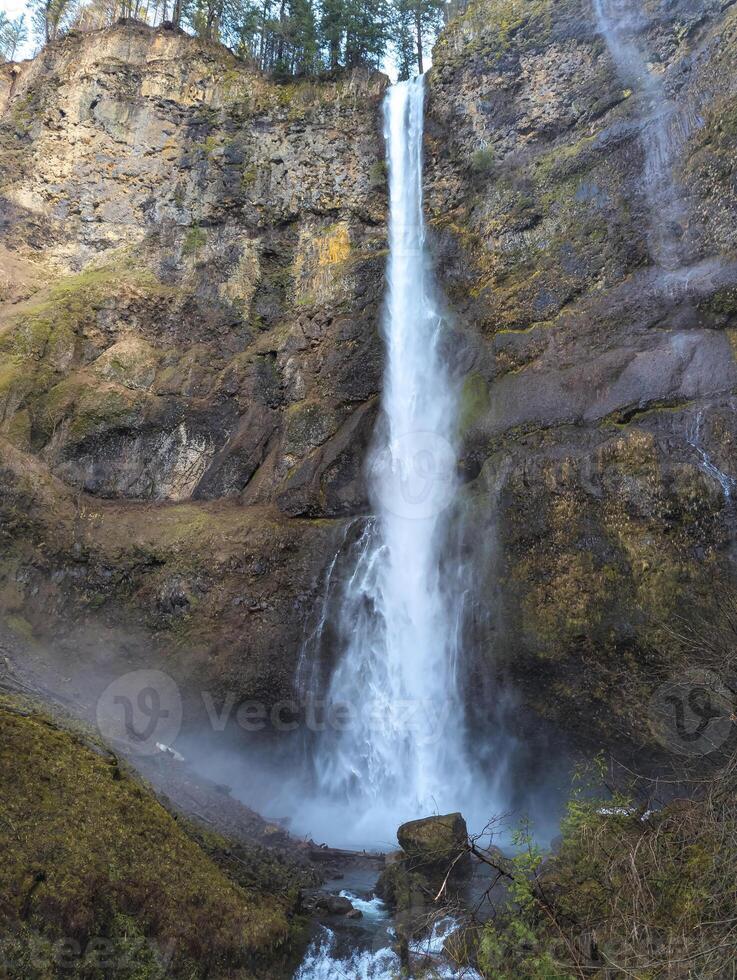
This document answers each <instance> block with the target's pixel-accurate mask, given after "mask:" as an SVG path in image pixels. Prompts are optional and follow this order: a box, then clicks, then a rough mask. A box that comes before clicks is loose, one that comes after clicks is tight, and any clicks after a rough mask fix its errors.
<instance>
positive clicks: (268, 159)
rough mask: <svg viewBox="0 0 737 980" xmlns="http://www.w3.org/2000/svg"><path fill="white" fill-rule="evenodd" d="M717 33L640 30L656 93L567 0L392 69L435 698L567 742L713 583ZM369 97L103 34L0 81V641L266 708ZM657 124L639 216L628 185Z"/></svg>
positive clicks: (722, 552)
mask: <svg viewBox="0 0 737 980" xmlns="http://www.w3.org/2000/svg"><path fill="white" fill-rule="evenodd" d="M735 16H736V15H735V13H734V11H733V9H732V7H731V6H730V5H728V4H727V5H721V6H720V5H719V4H717V3H714V2H709V3H706V4H699V5H695V4H693V3H689V2H685V0H680V2H679V3H676V4H673V5H670V6H669V8H668V10H667V13H666V12H663V11H662V10H661V9H660V8H656V7H655V6H654V5H652V4H649V5H648V6H647V7H646V8H644V14H643V16H642V17H641V18H640V19H639V20H638V21H637V28H636V31H635V34H634V36H635V37H636V39H637V43H638V45H639V47H640V50H641V51H642V52H644V55H643V56H644V57H645V58H646V61H647V62H648V63H649V65H650V68H651V69H652V74H653V76H654V77H657V79H658V80H659V86H660V90H661V91H662V92H663V93H664V98H665V100H666V101H665V103H663V105H658V104H656V102H654V101H653V98H652V92H651V90H650V89H649V88H647V87H646V88H642V87H638V85H637V84H636V83H630V82H629V80H628V79H625V78H623V77H622V75H621V74H620V73H619V72H618V68H617V65H616V63H615V61H614V60H613V58H612V55H611V52H610V49H609V48H608V47H607V45H606V43H605V40H604V38H603V37H602V34H601V29H600V25H599V24H598V23H597V20H596V17H595V15H594V11H593V7H589V5H588V4H586V3H584V2H582V0H558V2H552V0H524V2H523V0H512V2H511V3H510V2H506V0H505V2H504V3H502V2H497V0H479V2H478V3H476V4H473V5H471V6H470V7H469V9H468V10H467V11H466V13H465V14H464V15H463V16H462V17H461V18H459V19H458V20H456V21H455V22H454V23H453V24H452V25H451V26H450V28H449V29H448V30H447V31H446V32H445V33H444V35H443V36H442V38H441V40H440V42H439V43H438V46H437V48H436V51H435V64H434V67H433V69H432V71H431V73H430V76H429V80H428V107H427V109H428V118H427V126H426V130H427V139H426V166H425V173H426V184H427V207H428V217H429V219H430V222H431V228H432V236H433V246H434V250H435V255H436V261H437V267H438V270H439V274H440V277H441V280H442V283H443V286H444V289H445V292H446V295H447V299H448V307H449V313H450V317H451V320H452V323H453V331H452V334H453V340H452V343H451V344H450V345H449V351H452V353H453V358H454V363H455V364H456V365H457V369H458V373H459V379H460V381H461V383H462V386H463V398H462V418H461V427H462V441H463V470H464V474H465V479H466V488H465V492H464V495H463V500H462V503H461V506H460V508H459V514H460V516H461V517H462V522H461V525H462V527H468V528H469V529H470V531H469V533H468V535H467V538H466V539H465V540H462V541H461V546H462V547H463V548H464V549H465V553H466V555H467V557H468V560H469V561H470V562H472V563H473V567H474V569H475V572H476V579H477V583H478V590H477V591H478V594H477V596H476V601H477V606H476V616H475V619H474V631H475V635H474V646H475V649H477V650H478V651H479V658H478V660H477V662H476V663H475V664H474V665H473V672H472V676H471V677H470V678H469V680H470V687H471V688H472V689H473V690H474V691H477V692H478V691H484V692H486V693H485V696H487V694H488V691H489V686H488V684H487V683H486V682H487V681H488V680H489V679H491V681H492V693H491V695H490V696H491V697H495V695H494V694H493V684H494V683H496V679H497V675H498V674H499V673H501V672H507V671H510V672H511V674H512V677H513V679H514V682H515V684H516V686H517V687H518V688H519V690H520V691H521V692H522V696H523V700H524V702H525V703H526V704H527V705H528V706H530V707H531V708H533V709H534V711H535V712H536V713H538V714H541V715H543V716H545V717H547V718H550V719H552V720H553V721H554V722H556V723H559V724H562V726H563V727H564V728H565V729H566V730H567V731H571V732H574V733H575V734H576V736H577V737H580V738H582V739H586V740H590V741H594V742H598V741H600V740H601V739H602V738H603V739H605V740H607V741H610V742H611V741H612V740H618V739H622V738H624V739H628V740H634V741H636V742H640V743H642V742H650V741H651V740H652V731H651V727H650V719H649V717H647V712H644V711H643V707H642V705H643V703H645V702H646V701H647V698H648V696H649V691H650V690H651V688H652V686H653V684H654V683H657V680H658V679H659V678H660V677H662V676H665V675H666V674H667V673H668V672H669V670H670V669H671V668H672V664H673V661H674V656H675V655H674V652H673V650H672V642H671V641H670V640H669V639H668V637H667V634H666V632H665V630H664V624H667V623H668V622H670V621H672V620H673V617H674V616H675V615H676V614H677V613H678V612H679V611H680V610H681V609H682V608H683V605H684V602H685V601H686V598H688V599H689V601H694V602H696V603H703V602H706V600H707V599H708V597H709V596H710V594H712V593H713V591H714V588H715V583H716V585H717V586H719V584H720V583H722V584H724V583H729V582H730V581H731V578H732V572H731V564H730V556H731V548H732V541H733V535H734V530H735V527H734V515H733V510H732V507H733V505H732V498H731V492H732V488H733V485H734V484H733V482H732V475H734V476H737V458H735V449H734V446H735V438H736V437H737V429H736V427H735V421H734V418H735V415H734V406H733V390H734V387H735V385H736V384H737V365H736V364H735V358H734V350H735V336H737V334H735V327H737V291H736V284H737V275H735V271H734V270H735V265H734V263H735V259H736V258H737V257H736V256H735V255H734V251H735V234H736V232H735V229H736V228H737V221H736V220H735V219H736V218H737V194H736V193H735V188H736V185H735V175H734V159H735V143H736V142H737V123H735V119H737V101H736V99H735V86H737V81H735V79H737V73H735V71H734V68H735V60H736V59H737V46H736V41H735V30H736V27H735ZM385 85H386V79H384V78H383V77H382V76H379V75H368V74H361V73H356V74H352V75H345V76H342V77H340V78H337V79H335V80H333V81H320V82H299V83H293V84H289V85H276V84H274V83H271V82H268V81H266V80H264V79H263V78H262V77H260V76H259V75H257V74H255V73H253V72H252V71H250V70H249V69H248V67H247V66H245V65H243V64H242V63H240V62H238V61H236V60H235V59H234V58H232V57H231V56H230V55H229V54H228V53H227V52H225V51H224V50H223V49H222V48H219V47H216V46H213V47H208V46H206V45H202V44H201V43H199V42H196V41H194V40H192V39H190V38H187V37H185V36H183V35H181V34H176V33H173V32H171V31H167V30H157V31H153V30H150V29H148V28H144V27H140V26H133V25H119V26H116V27H114V28H111V29H108V30H106V31H102V32H99V33H96V34H92V35H86V36H76V35H73V36H70V37H68V38H67V39H65V40H64V41H63V42H61V43H59V44H57V45H53V46H51V47H49V48H48V49H47V50H46V51H45V52H44V53H43V54H42V55H41V56H39V58H37V59H36V60H35V61H34V62H31V63H24V64H23V65H21V66H4V67H3V68H2V69H0V91H1V92H2V100H3V102H2V104H3V116H2V126H1V127H0V184H1V186H0V192H1V193H2V202H1V204H0V229H1V231H2V244H1V247H2V253H1V254H0V269H2V274H3V278H2V282H1V283H0V288H2V290H3V298H4V300H5V302H4V305H3V307H2V311H1V312H0V356H1V357H2V361H1V362H0V419H1V420H2V421H1V424H0V427H1V430H2V436H1V438H2V472H1V477H2V498H1V500H0V506H1V507H2V525H1V526H0V533H2V535H3V553H2V557H1V559H0V572H1V573H2V577H1V579H0V603H1V605H2V610H3V612H4V614H5V616H6V617H10V620H11V623H13V624H14V625H15V628H16V629H17V630H18V631H20V632H22V633H24V634H25V635H26V636H27V637H30V638H32V639H35V640H40V639H44V638H47V637H48V636H49V635H53V636H54V639H55V642H56V644H57V646H58V647H60V648H61V649H62V651H63V652H64V655H65V656H70V657H71V656H76V655H80V656H81V657H82V658H84V657H88V656H94V655H96V652H99V651H100V650H104V651H111V650H112V651H116V650H117V651H120V650H123V651H125V652H126V653H129V654H130V655H131V656H132V655H133V653H132V652H134V651H139V650H146V651H148V650H150V649H158V650H159V651H160V652H162V653H164V654H166V655H167V656H168V657H169V660H170V664H171V665H172V669H175V668H176V665H177V664H178V665H180V667H181V669H182V672H183V673H185V672H187V673H189V674H190V675H191V674H192V671H193V669H194V670H195V671H196V674H195V676H199V677H201V678H204V679H206V680H207V683H208V684H209V685H212V684H221V685H223V686H228V687H230V688H231V689H233V690H234V691H235V692H236V694H237V695H241V696H255V697H259V698H264V699H266V700H275V699H278V698H279V697H281V696H283V695H284V694H285V693H287V692H289V690H290V685H291V679H292V676H293V672H294V666H295V662H296V657H297V653H298V650H299V646H300V639H301V636H302V635H303V633H304V629H305V623H306V621H307V620H308V618H309V615H310V612H311V610H312V608H313V607H314V604H315V601H316V599H317V596H318V594H319V592H320V589H321V587H322V578H321V576H322V573H323V571H324V569H325V566H326V564H327V562H328V559H329V557H330V556H331V555H332V554H333V553H334V552H335V549H336V547H337V545H338V542H339V540H340V539H341V536H342V535H343V533H344V531H345V527H346V519H347V518H348V517H350V516H351V515H355V514H360V513H363V512H364V511H365V508H366V500H365V490H364V484H363V478H362V469H361V466H362V461H363V458H364V455H365V450H366V446H367V444H368V440H369V437H370V432H371V428H372V425H373V420H374V417H375V413H376V396H377V392H378V389H379V384H380V372H381V343H380V338H379V334H378V330H377V324H378V317H379V304H380V300H381V293H382V273H383V263H384V257H385V249H386V233H385V222H386V189H385V173H384V167H383V154H384V150H383V140H382V137H381V118H380V102H381V98H382V93H383V89H384V87H385ZM674 107H675V108H674ZM663 123H665V126H666V132H667V134H669V139H668V142H667V146H668V149H667V152H665V154H664V163H665V164H666V169H667V170H668V175H669V180H671V181H672V187H673V188H674V189H675V191H676V194H677V197H678V200H679V202H681V203H682V207H679V215H680V219H679V221H678V222H675V221H672V220H671V215H670V214H668V215H667V219H668V220H667V226H666V223H665V222H664V221H660V223H658V222H659V218H660V217H662V216H661V215H659V214H658V210H659V209H658V208H657V207H654V203H653V202H654V201H655V200H656V196H654V194H653V193H652V192H651V190H652V189H651V187H650V185H648V182H647V181H646V180H645V179H644V176H646V175H647V173H648V167H649V166H651V163H652V161H651V159H650V158H648V153H647V150H648V147H650V148H652V146H653V145H656V143H655V142H654V141H653V139H652V138H651V136H652V134H653V132H654V131H655V129H657V127H662V125H663ZM651 157H652V154H651ZM649 159H650V163H649V162H648V161H649ZM659 193H660V192H659ZM654 229H655V230H659V231H662V234H664V235H666V236H669V237H670V238H672V239H673V240H674V241H675V242H676V243H677V251H678V255H679V259H678V262H677V263H676V264H675V265H674V266H672V267H669V268H664V267H663V266H662V265H661V264H659V263H658V262H657V261H654V259H653V245H652V242H653V240H654V237H657V236H656V235H655V232H654ZM80 650H81V654H80ZM480 707H481V714H482V717H483V716H484V712H485V711H486V705H485V704H481V706H480Z"/></svg>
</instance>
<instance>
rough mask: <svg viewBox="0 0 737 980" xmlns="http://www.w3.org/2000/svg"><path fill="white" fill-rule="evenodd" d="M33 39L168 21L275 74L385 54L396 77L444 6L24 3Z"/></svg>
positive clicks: (391, 0) (417, 68)
mask: <svg viewBox="0 0 737 980" xmlns="http://www.w3.org/2000/svg"><path fill="white" fill-rule="evenodd" d="M31 11H32V14H31V17H32V24H33V33H34V37H35V40H36V41H37V42H38V43H39V44H47V43H48V42H50V41H54V40H56V39H57V38H58V37H60V36H62V35H63V34H64V33H65V32H66V31H68V30H70V29H72V28H74V29H78V30H95V29H97V28H100V27H105V26H108V25H109V24H112V23H114V22H115V21H116V20H117V19H118V18H121V17H122V18H130V19H133V20H140V21H142V22H144V23H148V24H153V25H157V24H163V23H170V24H172V25H173V26H174V27H182V28H184V29H185V30H187V31H190V32H191V33H194V34H196V35H197V36H198V37H201V38H204V39H206V40H210V41H220V42H222V43H223V44H225V45H227V46H228V47H229V48H230V49H231V50H232V51H234V52H235V53H236V54H237V55H239V56H241V57H245V58H248V59H249V60H250V61H253V62H255V63H256V64H257V65H258V66H259V67H260V68H261V69H262V70H263V71H265V72H268V73H270V74H273V75H275V76H277V77H279V76H281V77H295V76H304V75H317V74H320V73H321V72H323V71H335V70H336V69H338V68H355V67H357V66H360V65H366V66H368V67H371V68H379V67H381V65H382V64H383V63H384V61H385V59H387V58H390V59H392V60H393V61H394V62H395V63H396V66H397V71H398V73H399V77H400V78H409V77H410V76H411V75H414V74H416V73H418V72H419V73H422V71H423V70H424V68H425V67H426V64H427V52H428V50H429V48H430V46H431V45H432V43H433V42H434V40H435V38H436V37H437V34H438V31H439V30H440V27H441V26H442V24H443V21H444V19H447V17H448V15H449V12H450V11H451V4H450V3H449V2H446V0H171V3H170V2H169V0H31ZM27 36H28V32H27V28H26V24H25V20H24V18H20V19H19V20H17V21H13V22H10V21H8V20H7V18H5V20H2V19H0V56H2V57H4V58H5V59H6V60H12V59H13V57H14V56H15V54H16V52H17V50H18V48H19V47H20V46H22V44H23V43H24V42H25V41H26V40H27Z"/></svg>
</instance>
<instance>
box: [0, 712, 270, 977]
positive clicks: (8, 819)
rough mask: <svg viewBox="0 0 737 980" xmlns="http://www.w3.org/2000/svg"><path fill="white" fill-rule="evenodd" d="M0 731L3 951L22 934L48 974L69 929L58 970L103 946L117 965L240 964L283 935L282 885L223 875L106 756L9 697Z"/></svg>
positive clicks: (254, 967)
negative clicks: (270, 890) (257, 887)
mask: <svg viewBox="0 0 737 980" xmlns="http://www.w3.org/2000/svg"><path fill="white" fill-rule="evenodd" d="M0 733H1V734H2V738H0V763H1V764H0V787H1V793H0V797H1V802H0V840H2V849H3V855H4V858H3V862H2V868H1V869H0V891H1V893H2V899H1V900H0V919H1V920H2V927H1V928H0V932H2V934H3V936H4V937H5V939H4V942H5V949H4V950H3V951H4V952H6V951H7V955H8V956H9V957H11V962H12V956H13V955H14V954H18V955H20V952H21V951H22V948H23V943H24V941H31V940H32V948H34V946H35V949H36V950H37V951H38V954H39V957H40V959H41V961H42V962H43V969H46V970H47V971H48V972H46V973H43V974H42V975H44V976H56V975H57V970H55V968H54V958H53V957H54V953H57V954H58V952H59V949H60V944H61V943H67V944H68V953H69V962H70V964H71V968H72V971H73V972H72V973H71V974H64V975H71V976H79V977H82V976H85V977H86V976H97V975H98V974H97V973H94V972H92V973H90V972H86V971H88V970H90V969H91V968H92V964H93V963H94V957H95V956H96V955H97V954H98V953H101V952H106V953H107V954H108V956H110V957H119V958H120V959H121V960H122V961H124V962H125V960H124V955H125V954H126V953H129V954H130V956H131V961H130V970H129V971H128V972H125V973H124V974H122V975H124V976H126V977H128V976H129V977H133V976H135V977H152V978H153V977H163V976H176V977H188V978H191V977H204V976H211V977H219V976H223V977H224V976H238V977H244V978H245V977H250V976H253V975H259V973H258V963H259V962H262V963H263V964H264V968H266V966H267V965H268V962H269V960H271V959H273V957H274V956H276V955H279V952H280V951H281V950H283V949H284V948H285V946H286V944H287V943H288V940H289V924H288V921H287V918H286V910H287V908H288V904H289V899H288V897H287V896H286V895H284V896H277V895H270V894H267V893H266V892H256V891H249V890H247V889H245V888H243V887H242V886H241V885H239V884H238V883H237V882H236V881H234V880H232V879H230V878H229V877H228V875H227V874H226V873H224V872H223V871H222V870H221V869H220V868H219V867H218V866H217V865H216V864H215V863H214V862H213V860H212V859H211V858H210V857H209V856H208V855H207V854H206V853H205V852H204V851H203V850H202V849H201V848H200V847H199V846H198V845H197V843H195V841H194V840H193V839H191V838H190V837H189V836H188V835H187V833H185V831H184V829H183V828H182V827H181V826H180V825H179V823H178V822H177V821H176V820H175V819H174V818H173V817H172V816H171V814H169V813H168V812H167V811H166V810H164V808H163V807H162V806H161V805H160V804H159V803H158V802H157V800H156V799H155V797H154V796H153V794H152V793H151V792H150V791H149V790H148V789H146V788H145V787H144V786H143V785H142V784H141V783H139V782H138V781H137V780H136V779H134V778H133V777H132V776H130V775H127V774H126V773H124V772H121V769H120V768H119V766H118V764H117V762H116V760H115V759H114V757H112V756H107V755H106V754H105V753H104V752H100V751H92V749H91V748H90V747H88V746H87V745H85V744H82V743H81V742H80V741H79V740H78V738H76V737H75V736H73V735H72V734H70V733H69V732H66V731H63V730H61V729H58V728H56V727H55V725H54V724H53V723H51V722H49V720H48V719H45V718H43V717H40V716H37V715H35V714H33V713H32V712H31V713H29V712H27V711H25V710H24V711H22V712H19V710H18V709H17V708H15V707H14V706H13V705H12V704H8V703H3V704H0ZM12 936H14V937H15V939H9V940H8V938H7V937H12ZM55 944H56V945H55ZM95 950H97V952H95ZM47 956H48V959H47V958H46V957H47ZM23 967H24V964H23V963H22V962H21V963H20V964H19V968H18V971H17V972H15V973H11V975H12V976H21V975H23V972H22V970H23ZM27 975H31V974H27ZM33 975H36V974H33ZM39 975H41V974H39ZM59 975H61V973H59ZM99 975H102V974H99Z"/></svg>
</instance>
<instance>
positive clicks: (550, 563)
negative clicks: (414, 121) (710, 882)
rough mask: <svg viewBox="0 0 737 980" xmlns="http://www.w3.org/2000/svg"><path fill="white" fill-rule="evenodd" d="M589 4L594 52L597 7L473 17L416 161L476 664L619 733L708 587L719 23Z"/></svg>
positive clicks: (713, 544) (733, 28) (442, 48)
mask: <svg viewBox="0 0 737 980" xmlns="http://www.w3.org/2000/svg"><path fill="white" fill-rule="evenodd" d="M608 6H609V7H612V6H613V7H614V8H615V11H614V13H615V15H616V18H615V29H616V25H617V24H618V25H619V29H620V30H621V34H620V35H619V37H617V36H615V37H614V38H612V37H609V38H607V37H605V35H604V33H603V31H602V23H601V19H598V18H597V8H598V9H599V10H601V5H598V4H589V3H586V2H579V0H560V2H550V3H548V2H545V0H543V2H539V3H538V2H532V3H530V2H519V3H517V2H514V0H513V2H511V3H509V2H506V0H505V2H499V3H498V2H495V0H486V2H479V3H477V4H473V5H472V6H471V7H470V8H469V9H468V11H467V12H466V14H465V15H464V16H463V17H461V18H460V19H459V20H457V21H456V22H455V23H454V24H453V25H451V27H450V29H449V30H448V31H447V32H446V33H445V35H444V36H442V37H441V40H440V42H439V44H438V45H437V47H436V50H435V61H434V66H433V70H432V84H431V97H430V105H429V121H428V130H429V138H428V148H427V149H428V162H427V168H426V169H427V181H428V197H429V201H428V206H429V212H430V214H429V216H430V218H431V221H432V224H433V227H434V231H435V239H436V241H435V245H436V252H437V257H438V268H439V270H440V274H441V276H442V278H443V280H444V284H445V289H446V293H447V295H448V298H449V302H450V305H451V308H452V311H453V313H454V315H455V322H456V332H457V335H458V347H459V350H460V351H462V356H461V362H462V364H463V371H464V417H463V420H462V424H463V439H464V458H465V464H466V470H467V474H468V478H469V484H468V487H467V489H468V498H469V512H470V514H471V515H472V517H471V521H470V523H471V525H472V535H471V536H470V544H469V547H472V548H473V549H475V551H476V553H479V552H480V553H482V554H483V553H485V554H486V556H487V560H486V562H477V564H476V567H477V568H479V570H480V573H481V574H482V576H483V579H482V582H481V586H480V589H479V595H480V606H483V605H484V604H487V605H489V604H490V605H491V608H492V610H493V611H492V614H491V615H492V618H493V619H495V622H496V627H497V628H496V629H495V630H494V631H493V632H490V633H489V634H488V636H489V639H488V641H487V646H486V649H488V650H493V654H492V655H491V656H492V660H493V659H494V658H496V660H495V661H494V662H496V664H497V666H499V665H500V664H501V663H504V662H506V663H507V664H508V666H509V669H510V670H511V672H512V675H513V676H514V677H515V678H516V680H517V683H518V685H519V686H520V688H521V689H522V690H524V691H525V692H526V695H525V700H526V701H527V703H531V704H533V705H534V706H535V707H536V710H537V711H538V712H539V713H540V714H542V715H546V716H548V717H552V718H555V719H556V720H558V721H560V720H563V722H564V725H565V726H566V727H567V729H568V730H569V731H571V730H576V731H577V732H578V734H579V735H582V736H583V737H584V738H585V737H588V736H591V735H593V736H594V738H595V739H597V738H598V739H602V738H603V739H604V741H608V742H609V743H610V744H611V743H612V742H614V741H617V740H620V739H623V740H627V739H634V741H635V742H637V743H639V744H643V743H648V742H651V740H652V728H651V725H652V718H651V716H650V714H649V712H648V710H647V708H646V705H647V703H648V699H649V697H650V694H651V692H652V689H653V687H654V686H655V685H657V683H658V681H659V680H660V679H662V678H663V677H664V676H666V675H667V674H668V673H669V671H671V670H672V669H673V667H674V663H675V661H676V660H678V653H677V651H676V649H675V648H676V647H677V643H674V639H673V636H672V635H668V629H667V627H668V626H669V625H671V626H674V625H675V617H676V616H678V615H679V614H680V613H684V610H685V607H686V604H687V602H689V601H690V602H692V603H694V604H695V605H696V606H699V607H703V608H705V607H706V606H708V603H709V597H710V596H711V595H713V594H714V592H715V591H719V590H720V589H721V588H723V587H725V586H726V587H728V585H727V583H729V581H730V580H731V577H732V573H731V571H730V553H731V547H732V544H731V543H732V541H733V540H734V539H733V535H734V531H735V527H734V513H733V504H732V500H731V496H730V495H731V492H732V489H733V487H734V486H735V484H734V482H733V477H734V476H735V475H737V457H736V450H735V438H736V437H737V416H735V401H734V397H733V396H734V390H735V384H736V383H737V366H736V365H735V350H736V347H735V339H736V338H737V334H735V329H734V328H735V326H737V305H736V304H737V290H735V283H736V282H737V278H736V275H735V264H734V263H735V246H736V245H737V238H736V237H735V235H736V231H735V230H736V229H737V220H736V219H737V194H736V191H737V173H736V171H735V142H736V141H737V84H736V80H737V76H736V74H735V59H736V58H737V17H736V15H735V11H734V8H733V7H732V6H731V5H730V4H725V3H722V4H719V3H710V2H707V3H690V2H688V0H686V2H676V3H673V4H669V5H667V8H666V7H665V5H659V4H654V3H645V4H638V5H635V4H628V3H619V4H614V5H612V4H609V5H608ZM617 18H618V19H617ZM622 37H624V38H625V40H626V43H627V45H628V46H629V47H628V49H627V50H626V51H625V54H626V55H627V58H628V62H629V63H627V59H625V64H624V65H623V64H622V63H621V60H620V61H618V59H617V54H618V53H619V52H618V50H617V43H618V42H619V43H620V44H621V43H622ZM607 41H608V42H609V43H607ZM633 51H634V54H633ZM662 242H666V243H668V244H669V246H672V247H671V248H670V252H669V254H668V258H669V259H670V261H669V262H667V263H666V262H664V260H663V256H664V254H665V249H664V248H663V247H662ZM484 538H485V543H484ZM675 632H678V627H677V625H676V626H675ZM503 651H506V656H502V652H503ZM482 664H483V661H482ZM678 669H682V668H680V667H679V668H678Z"/></svg>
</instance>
